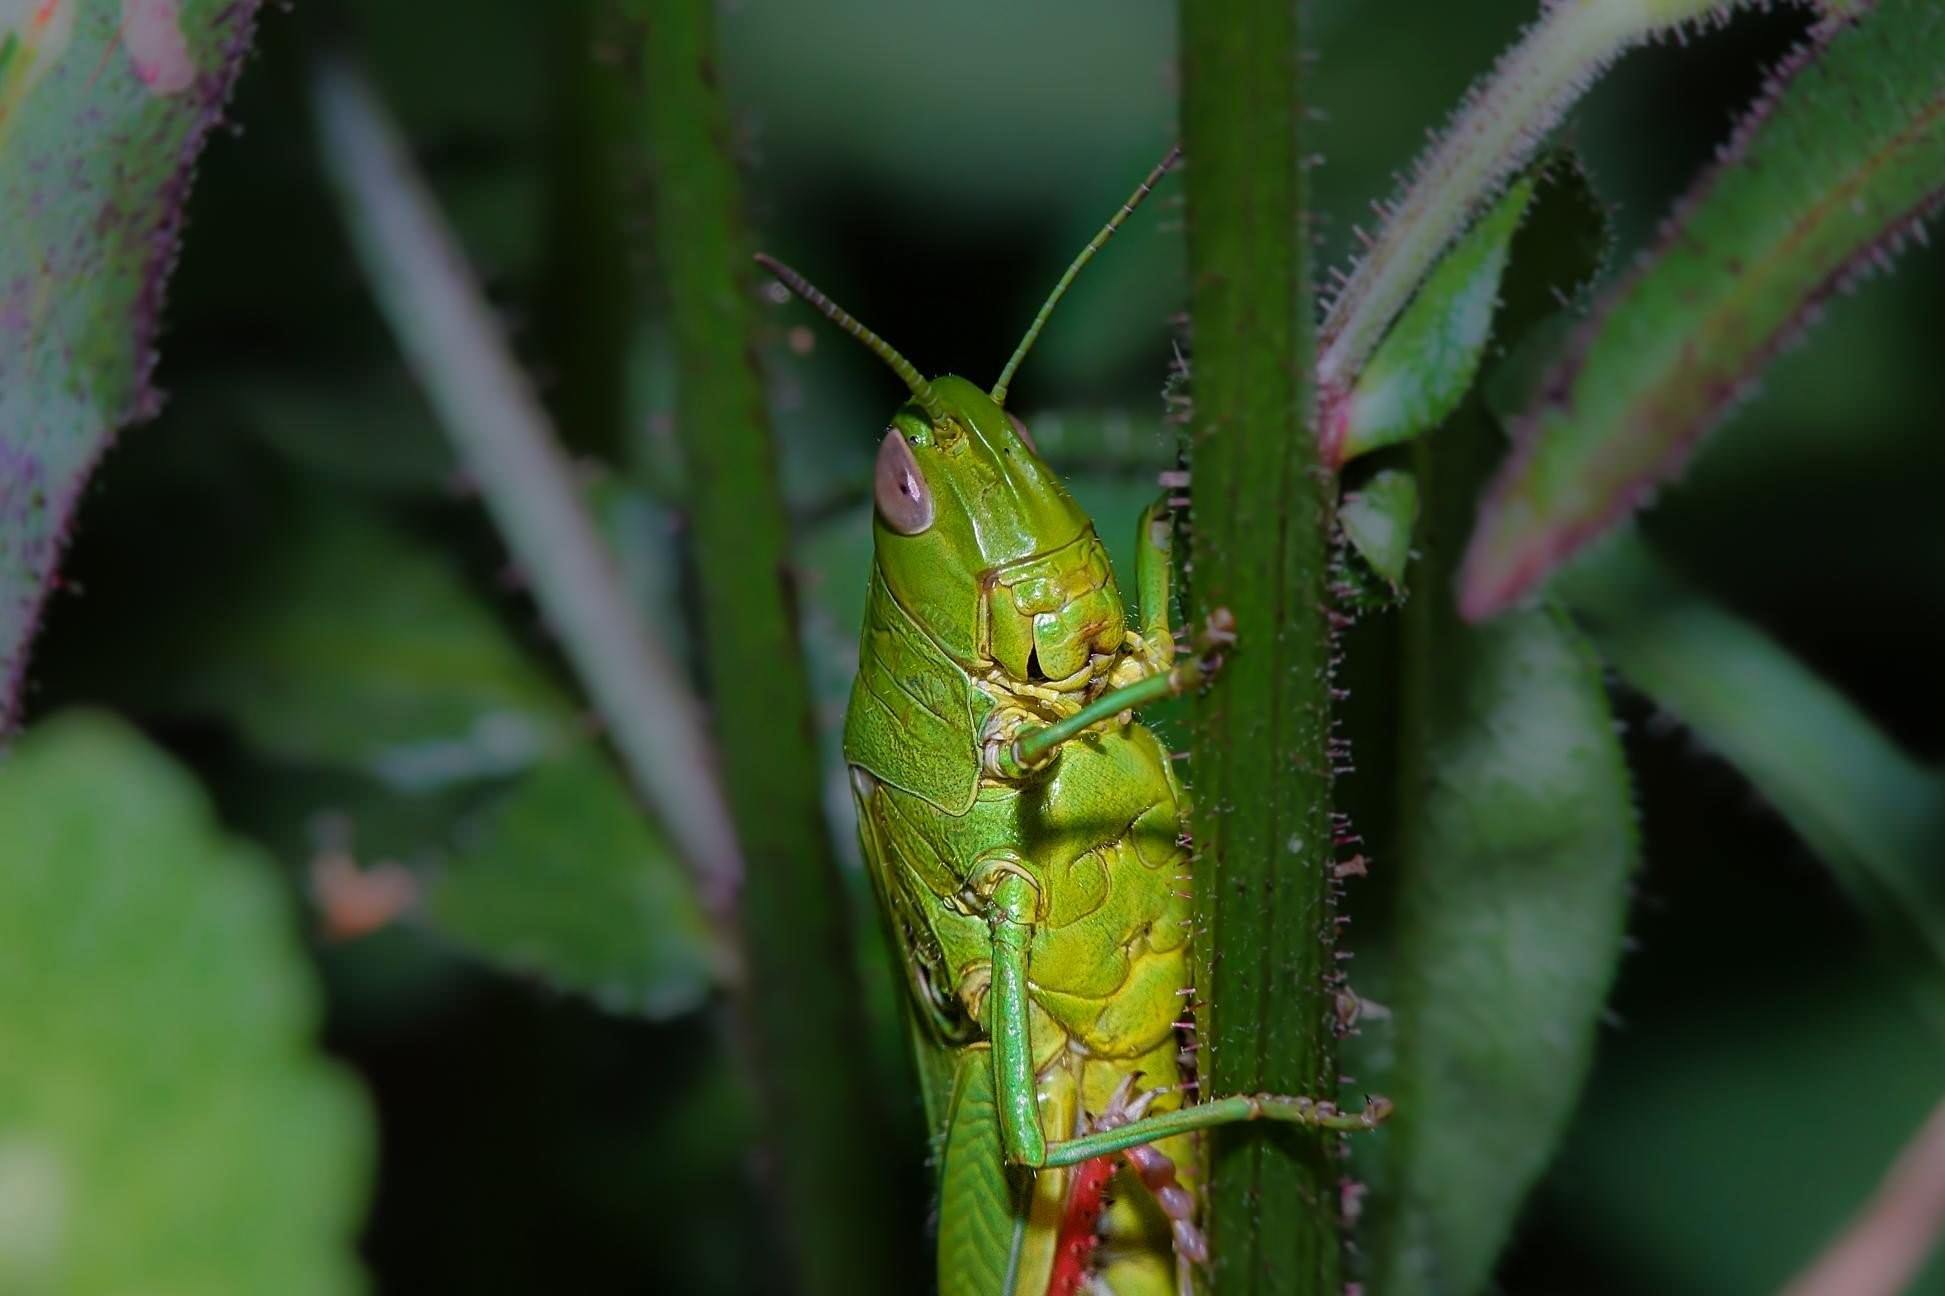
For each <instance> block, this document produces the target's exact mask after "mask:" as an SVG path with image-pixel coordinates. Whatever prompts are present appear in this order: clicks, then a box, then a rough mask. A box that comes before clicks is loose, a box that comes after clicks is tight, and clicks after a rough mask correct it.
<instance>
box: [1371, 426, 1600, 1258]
mask: <svg viewBox="0 0 1945 1296" xmlns="http://www.w3.org/2000/svg"><path fill="white" fill-rule="evenodd" d="M1497 446H1498V436H1497V431H1496V428H1495V427H1494V426H1493V424H1492V423H1491V421H1490V420H1489V419H1488V418H1487V417H1486V416H1485V414H1484V413H1483V411H1482V410H1481V407H1480V405H1479V403H1478V402H1477V401H1474V402H1472V403H1471V404H1469V405H1468V406H1467V407H1466V412H1462V413H1461V415H1460V416H1459V417H1458V418H1456V419H1455V420H1454V421H1453V422H1452V423H1451V424H1450V425H1448V427H1447V429H1446V433H1445V434H1444V435H1442V436H1441V437H1440V438H1439V439H1438V441H1437V442H1436V444H1433V443H1426V444H1424V445H1422V446H1421V447H1420V448H1419V454H1418V462H1419V471H1420V474H1421V478H1420V479H1421V481H1424V482H1427V483H1428V484H1429V489H1428V492H1427V494H1428V509H1427V527H1426V533H1425V538H1424V540H1423V542H1422V543H1423V546H1424V548H1425V550H1426V553H1425V556H1424V558H1423V559H1422V560H1421V562H1422V565H1421V567H1420V569H1419V571H1418V572H1417V574H1416V576H1415V577H1414V581H1415V583H1416V584H1417V586H1418V590H1417V594H1416V596H1415V597H1414V598H1413V599H1412V601H1411V602H1410V603H1409V604H1407V605H1406V611H1405V617H1406V636H1405V668H1404V669H1405V685H1404V690H1405V693H1404V698H1403V700H1402V708H1401V711H1402V716H1403V722H1402V725H1401V727H1400V733H1399V743H1400V746H1399V750H1400V751H1401V753H1402V756H1401V759H1402V760H1403V762H1404V773H1403V777H1402V778H1401V780H1400V784H1399V794H1398V798H1397V800H1398V805H1397V813H1398V814H1399V816H1400V817H1401V830H1402V840H1401V842H1400V844H1399V846H1398V848H1397V851H1396V855H1397V858H1396V859H1395V860H1392V861H1391V862H1390V867H1389V870H1388V871H1389V872H1390V873H1391V874H1393V876H1394V877H1395V880H1396V884H1397V900H1396V905H1397V908H1396V911H1395V914H1394V915H1393V918H1392V924H1391V927H1392V930H1391V948H1390V951H1389V953H1390V960H1389V969H1388V970H1389V978H1390V979H1389V983H1388V986H1387V989H1386V991H1385V993H1386V994H1387V995H1388V1005H1389V1007H1390V1009H1391V1021H1390V1022H1389V1023H1388V1024H1387V1023H1385V1022H1383V1021H1378V1022H1373V1023H1370V1024H1368V1025H1366V1026H1365V1028H1364V1031H1365V1034H1366V1036H1367V1040H1366V1041H1363V1044H1364V1047H1365V1049H1366V1050H1367V1051H1368V1052H1369V1054H1370V1057H1369V1059H1368V1062H1367V1065H1366V1066H1364V1067H1363V1068H1361V1069H1360V1070H1359V1079H1360V1081H1362V1082H1364V1083H1367V1084H1369V1085H1370V1086H1371V1087H1372V1088H1374V1089H1376V1090H1378V1091H1380V1092H1383V1093H1386V1094H1388V1095H1390V1096H1391V1097H1392V1098H1393V1099H1395V1100H1396V1102H1397V1112H1396V1115H1395V1116H1394V1117H1393V1119H1392V1121H1391V1123H1390V1125H1389V1126H1388V1128H1387V1129H1385V1130H1384V1131H1382V1132H1380V1134H1379V1135H1378V1136H1377V1141H1376V1142H1374V1143H1373V1145H1372V1146H1371V1147H1370V1148H1360V1149H1359V1153H1360V1155H1362V1156H1366V1157H1368V1158H1370V1160H1371V1167H1370V1168H1371V1173H1372V1177H1373V1179H1374V1180H1375V1182H1376V1191H1374V1192H1373V1193H1372V1194H1371V1197H1370V1198H1369V1201H1368V1204H1367V1207H1366V1211H1367V1216H1368V1218H1369V1220H1370V1223H1369V1226H1368V1228H1367V1231H1366V1244H1367V1248H1368V1250H1369V1252H1370V1271H1371V1283H1370V1289H1371V1290H1372V1291H1374V1292H1379V1293H1383V1296H1410V1294H1416V1293H1446V1294H1449V1296H1466V1294H1468V1293H1471V1292H1474V1291H1477V1290H1478V1289H1479V1288H1480V1286H1481V1285H1482V1284H1483V1283H1484V1282H1485V1281H1486V1279H1487V1277H1488V1276H1489V1275H1490V1273H1491V1272H1492V1265H1493V1261H1494V1258H1495V1257H1496V1256H1497V1254H1498V1252H1499V1249H1500V1247H1501V1246H1502V1245H1503V1244H1504V1242H1505V1240H1506V1238H1507V1236H1508V1234H1509V1232H1510V1231H1511V1228H1512V1225H1513V1222H1514V1220H1515V1218H1516V1217H1517V1213H1518V1211H1519V1208H1520V1205H1521V1203H1522V1201H1523V1200H1524V1198H1525V1196H1526V1193H1527V1192H1528V1190H1529V1189H1530V1188H1531V1187H1532V1185H1533V1183H1534V1181H1535V1180H1536V1179H1537V1178H1538V1176H1539V1174H1540V1172H1541V1170H1542V1169H1543V1168H1544V1167H1545V1166H1546V1164H1547V1162H1548V1159H1549V1158H1550V1157H1551V1155H1552V1151H1553V1147H1554V1144H1555V1143H1556V1141H1557V1140H1558V1139H1559V1137H1560V1135H1561V1133H1562V1131H1563V1130H1564V1129H1565V1127H1566V1122H1567V1117H1568V1115H1569V1114H1570V1112H1571V1111H1572V1109H1573V1105H1574V1103H1575V1101H1576V1099H1577V1097H1578V1094H1579V1090H1580V1086H1581V1083H1582V1082H1583V1080H1584V1078H1585V1076H1586V1074H1587V1070H1588V1066H1589V1063H1590V1060H1591V1054H1592V1049H1593V1042H1594V1034H1595V1028H1596V1025H1597V1023H1598V1021H1599V1019H1600V1014H1601V1007H1602V1004H1603V1002H1604V1001H1605V999H1606V996H1607V990H1608V986H1609V984H1610V982H1611V981H1612V978H1613V975H1614V969H1615V966H1616V964H1617V963H1618V961H1619V959H1620V955H1621V942H1622V934H1623V929H1624V927H1625V924H1626V918H1627V910H1628V895H1629V879H1630V875H1631V874H1632V872H1633V869H1634V865H1635V857H1636V850H1637V844H1636V834H1635V824H1634V812H1633V807H1632V805H1631V803H1630V799H1629V781H1628V774H1627V769H1626V766H1625V764H1624V762H1623V759H1622V755H1621V749H1620V744H1619V742H1618V740H1617V739H1616V737H1615V732H1614V722H1613V717H1612V715H1611V714H1610V712H1609V710H1608V704H1607V698H1606V695H1605V694H1604V692H1603V691H1602V688H1601V676H1600V666H1599V663H1598V662H1597V661H1596V660H1595V658H1594V655H1593V652H1592V650H1591V649H1590V648H1589V647H1588V646H1587V644H1586V643H1585V642H1584V641H1583V640H1582V639H1581V638H1580V636H1579V635H1578V634H1577V633H1576V632H1575V630H1574V628H1573V626H1572V625H1571V624H1570V623H1569V622H1568V621H1567V619H1566V617H1565V616H1564V615H1563V614H1562V613H1560V612H1559V611H1558V610H1557V609H1554V608H1539V609H1534V610H1530V611H1525V612H1522V613H1520V614H1519V615H1518V616H1515V617H1509V618H1507V619H1506V620H1503V621H1499V622H1495V623H1493V624H1492V625H1489V626H1485V627H1478V628H1474V627H1468V626H1466V625H1464V624H1462V623H1461V622H1460V621H1459V620H1458V619H1457V617H1456V615H1455V613H1454V610H1453V605H1452V598H1451V579H1452V572H1453V568H1454V565H1455V559H1456V556H1457V553H1458V549H1459V544H1460V541H1461V539H1462V537H1463V536H1464V534H1465V527H1466V524H1467V523H1468V521H1469V520H1470V516H1471V509H1472V503H1473V500H1474V499H1475V498H1476V496H1475V490H1476V488H1477V484H1478V482H1479V481H1480V480H1481V478H1482V477H1483V475H1484V474H1483V469H1484V467H1485V465H1486V464H1487V463H1488V462H1489V461H1490V458H1491V456H1492V454H1493V453H1494V452H1495V451H1496V449H1497Z"/></svg>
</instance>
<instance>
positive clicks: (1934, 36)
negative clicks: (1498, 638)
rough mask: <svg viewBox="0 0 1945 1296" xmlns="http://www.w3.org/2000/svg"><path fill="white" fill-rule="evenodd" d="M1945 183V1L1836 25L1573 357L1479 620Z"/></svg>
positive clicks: (1566, 550)
mask: <svg viewBox="0 0 1945 1296" xmlns="http://www.w3.org/2000/svg"><path fill="white" fill-rule="evenodd" d="M1941 195H1945V0H1883V3H1881V4H1879V5H1877V6H1876V7H1875V8H1874V9H1873V10H1872V11H1870V12H1869V13H1868V14H1867V15H1866V16H1865V17H1863V18H1862V19H1861V20H1855V21H1852V20H1844V19H1835V18H1833V19H1830V20H1827V21H1826V22H1825V23H1824V24H1823V25H1822V26H1821V27H1820V28H1819V30H1818V33H1817V36H1816V38H1815V39H1814V40H1813V41H1812V43H1811V44H1810V45H1809V46H1808V47H1806V48H1805V49H1804V50H1802V51H1800V52H1799V53H1798V54H1797V55H1796V56H1795V57H1794V58H1792V59H1791V60H1790V61H1789V63H1788V64H1787V65H1786V66H1785V67H1784V68H1783V69H1782V70H1781V71H1780V72H1779V73H1778V74H1777V76H1776V77H1775V78H1774V79H1773V80H1772V82H1771V83H1770V85H1769V87H1768V89H1767V90H1766V92H1765V93H1764V95H1763V97H1762V99H1761V101H1760V102H1759V103H1758V104H1757V106H1756V107H1755V109H1754V110H1753V111H1752V112H1751V113H1750V114H1749V116H1748V118H1747V119H1746V120H1745V121H1744V123H1743V124H1742V125H1741V127H1739V128H1738V130H1737V131H1736V133H1735V135H1734V136H1733V138H1732V139H1731V140H1730V142H1729V144H1728V146H1727V147H1726V148H1725V149H1724V151H1723V156H1722V161H1721V163H1720V164H1719V165H1718V166H1716V167H1715V168H1714V169H1713V170H1711V171H1710V172H1709V173H1708V174H1706V175H1704V176H1703V177H1702V178H1701V179H1700V180H1699V181H1697V183H1696V185H1695V186H1694V188H1693V189H1692V190H1691V192H1690V194H1689V197H1688V198H1687V200H1686V201H1685V202H1684V203H1683V205H1682V208H1681V210H1680V211H1679V212H1678V214H1677V215H1676V217H1675V219H1674V220H1673V221H1671V222H1670V224H1669V226H1668V228H1667V230H1666V232H1665V234H1664V235H1663V238H1662V241H1661V245H1660V246H1659V247H1658V248H1657V249H1656V250H1655V251H1654V253H1653V254H1652V255H1651V256H1649V257H1648V258H1647V259H1646V260H1645V261H1644V262H1643V263H1642V265H1641V266H1640V268H1639V269H1637V270H1636V271H1635V272H1634V273H1633V274H1632V275H1630V276H1628V277H1627V278H1626V279H1625V280H1624V281H1623V282H1622V283H1621V284H1620V285H1619V286H1618V288H1617V289H1616V290H1615V291H1614V292H1613V293H1611V294H1610V295H1609V296H1608V298H1607V300H1606V301H1605V302H1604V303H1603V304H1602V306H1601V308H1600V309H1599V310H1598V311H1597V312H1596V313H1595V315H1594V317H1593V319H1592V320H1590V321H1589V323H1588V324H1587V325H1586V326H1585V327H1584V328H1583V329H1581V330H1580V332H1579V334H1578V335H1577V338H1576V340H1575V342H1574V344H1573V345H1572V346H1571V347H1569V349H1568V350H1567V352H1566V354H1565V355H1564V356H1563V357H1562V358H1561V359H1560V361H1559V362H1558V363H1557V364H1556V365H1555V366H1554V368H1553V371H1552V373H1551V375H1550V377H1549V379H1548V381H1546V382H1545V383H1543V384H1542V391H1543V393H1544V395H1543V396H1542V398H1541V402H1540V404H1538V405H1537V406H1536V407H1535V408H1533V409H1531V410H1529V412H1528V413H1527V414H1526V415H1525V416H1524V417H1523V418H1521V419H1520V420H1518V421H1517V423H1516V426H1515V441H1516V445H1517V449H1516V450H1515V452H1514V455H1513V458H1512V460H1511V462H1510V463H1509V464H1508V465H1507V466H1506V468H1505V469H1504V470H1503V471H1502V472H1501V473H1500V475H1499V477H1498V480H1497V481H1496V482H1495V484H1494V485H1493V487H1492V489H1491V490H1490V491H1489V492H1488V494H1487V498H1486V502H1485V505H1484V506H1483V508H1482V511H1481V514H1480V518H1479V522H1478V526H1477V529H1476V530H1475V532H1474V533H1473V537H1472V541H1471V545H1470V548H1469V550H1468V552H1467V555H1466V561H1465V567H1464V573H1463V576H1462V579H1461V583H1460V604H1461V607H1462V609H1463V611H1464V613H1465V615H1466V616H1467V617H1469V618H1472V619H1478V618H1481V617H1486V616H1491V615H1493V614H1494V613H1496V612H1499V611H1502V610H1503V609H1505V608H1506V607H1508V606H1510V605H1511V604H1513V603H1515V602H1517V601H1518V600H1519V599H1520V598H1522V597H1523V596H1525V595H1526V594H1527V593H1529V592H1530V591H1532V590H1533V589H1534V588H1535V587H1536V586H1538V585H1539V584H1540V582H1541V581H1542V580H1544V579H1545V578H1546V577H1547V575H1548V574H1549V573H1550V572H1552V570H1553V569H1554V568H1555V567H1557V566H1558V565H1559V564H1560V563H1561V562H1563V561H1565V560H1566V558H1568V557H1569V556H1570V555H1571V554H1573V553H1574V552H1575V551H1576V550H1578V549H1579V548H1580V547H1581V546H1582V545H1583V544H1585V543H1586V542H1587V541H1588V540H1590V539H1592V538H1593V537H1594V536H1596V535H1599V534H1600V533H1601V532H1603V531H1605V530H1607V529H1608V528H1609V527H1611V526H1613V525H1614V524H1615V523H1617V522H1618V521H1620V520H1621V519H1622V518H1624V517H1626V516H1627V515H1628V514H1629V513H1630V512H1631V511H1633V510H1634V509H1636V508H1638V507H1640V506H1641V505H1642V504H1644V503H1645V502H1646V501H1647V499H1648V497H1649V495H1650V493H1651V492H1652V491H1653V490H1654V489H1655V487H1656V486H1658V485H1659V484H1661V483H1662V482H1665V481H1668V480H1669V479H1671V478H1673V477H1674V476H1675V475H1676V474H1677V473H1679V472H1680V470H1681V468H1682V465H1683V464H1684V463H1685V462H1686V460H1687V458H1688V456H1689V453H1690V452H1691V451H1692V450H1693V449H1694V446H1695V444H1696V442H1697V441H1698V440H1699V439H1700V438H1701V436H1702V435H1703V433H1704V432H1706V431H1707V430H1708V429H1709V428H1710V427H1711V426H1712V425H1713V424H1714V423H1715V422H1716V421H1717V420H1718V419H1720V418H1721V417H1722V415H1723V413H1724V412H1725V411H1726V410H1727V409H1728V408H1729V406H1730V405H1731V404H1733V403H1734V401H1735V400H1736V398H1737V397H1738V396H1739V395H1740V394H1742V393H1743V392H1744V391H1745V390H1746V389H1747V388H1748V387H1749V385H1750V384H1751V382H1752V381H1753V380H1754V379H1755V377H1756V375H1757V374H1758V373H1759V372H1760V371H1761V370H1762V368H1763V366H1764V365H1765V364H1767V363H1768V362H1769V361H1770V360H1772V359H1773V358H1774V357H1775V356H1776V355H1777V353H1778V352H1780V351H1781V350H1782V349H1783V348H1784V346H1785V345H1786V344H1787V343H1788V342H1789V341H1790V340H1792V339H1793V338H1794V337H1795V336H1796V335H1797V334H1798V333H1799V332H1800V331H1801V330H1802V328H1803V326H1804V325H1805V323H1806V322H1807V321H1808V319H1809V318H1810V316H1811V314H1812V312H1813V311H1814V308H1815V307H1816V305H1817V304H1818V303H1819V302H1820V301H1822V300H1823V299H1824V298H1825V297H1827V296H1828V295H1829V294H1831V293H1832V292H1834V291H1836V290H1837V289H1838V288H1839V287H1841V286H1843V285H1844V284H1845V283H1847V282H1848V281H1849V280H1850V279H1851V278H1852V277H1853V276H1855V275H1857V274H1858V273H1860V272H1862V271H1864V270H1868V269H1870V268H1871V267H1873V266H1878V265H1883V264H1885V263H1887V262H1888V260H1889V257H1890V255H1891V254H1892V253H1893V252H1895V251H1896V250H1897V249H1898V248H1899V246H1900V245H1901V243H1902V241H1903V239H1904V237H1905V236H1906V235H1907V234H1908V233H1910V232H1912V231H1915V230H1916V229H1917V228H1918V226H1919V223H1920V222H1921V221H1922V220H1923V219H1924V218H1925V217H1926V216H1927V215H1928V214H1929V213H1930V212H1931V211H1932V210H1933V209H1935V208H1936V206H1937V205H1938V203H1939V200H1940V197H1941Z"/></svg>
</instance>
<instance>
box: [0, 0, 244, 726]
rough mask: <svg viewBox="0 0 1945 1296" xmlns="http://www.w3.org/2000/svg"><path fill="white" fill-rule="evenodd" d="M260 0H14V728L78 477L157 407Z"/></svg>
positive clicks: (8, 552) (10, 292) (2, 21)
mask: <svg viewBox="0 0 1945 1296" xmlns="http://www.w3.org/2000/svg"><path fill="white" fill-rule="evenodd" d="M257 7H258V0H0V230H4V231H5V236H4V237H0V727H4V725H5V723H6V721H7V719H8V717H9V715H10V713H11V711H12V707H13V703H14V700H15V698H16V696H17V694H18V693H19V689H20V682H21V675H22V673H23V671H24V670H25V667H26V657H27V644H28V640H29V639H30V638H31V636H32V634H33V631H34V627H35V624H36V623H37V622H38V620H39V618H40V611H41V605H42V602H43V601H44V599H45V598H46V595H47V591H48V590H49V588H50V587H51V586H52V584H53V581H54V573H55V568H56V565H57V563H58V561H59V558H60V551H61V547H62V544H63V543H64V541H65V539H66V535H67V531H68V528H69V525H70V523H71V520H72V517H73V513H74V509H75V505H76V503H77V501H78V500H79V498H80V494H81V488H82V486H83V484H84V483H85V482H86V481H87V478H88V474H89V472H90V471H91V470H92V469H93V467H94V465H95V462H96V460H97V459H99V458H100V456H101V453H102V451H103V449H105V448H106V446H107V444H108V441H109V438H110V437H112V436H113V435H114V432H115V430H116V429H117V428H119V427H121V426H123V425H124V424H127V423H129V422H133V421H135V420H139V419H143V418H147V417H149V416H151V415H153V414H154V413H155V410H156V407H157V405H158V404H159V398H158V396H157V393H156V391H155V389H154V387H153V386H151V385H150V381H149V377H150V372H151V370H152V369H153V368H154V360H155V355H154V351H155V336H156V329H157V322H158V319H159V317H160V314H161V310H162V297H163V290H164V287H165V286H166V284H167V281H168V277H169V272H170V270H171V269H172V268H173V267H174V264H175V259H176V246H177V240H178V236H179V234H180V230H181V224H182V209H183V202H184V200H185V199H186V198H187V197H188V193H189V186H190V182H191V180H192V178H193V175H194V171H195V164H196V157H197V155H198V154H199V153H200V152H201V150H202V143H203V140H204V138H205V137H206V136H207V135H208V134H209V130H210V128H211V127H212V126H214V125H215V124H216V123H217V122H218V121H219V120H221V118H222V113H223V105H224V103H225V101H226V100H227V99H228V97H229V93H230V86H231V84H232V83H233V82H234V80H235V78H236V71H237V68H238V66H239V65H240V64H241V63H242V60H243V55H244V53H245V52H246V51H247V50H248V49H249V46H250V39H251V36H252V35H253V33H254V31H255V26H256V14H257Z"/></svg>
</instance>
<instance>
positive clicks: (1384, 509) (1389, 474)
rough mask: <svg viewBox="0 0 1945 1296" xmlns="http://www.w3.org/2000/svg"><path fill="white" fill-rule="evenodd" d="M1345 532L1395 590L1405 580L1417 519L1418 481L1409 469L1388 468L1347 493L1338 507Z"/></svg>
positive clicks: (1365, 558)
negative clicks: (1412, 534)
mask: <svg viewBox="0 0 1945 1296" xmlns="http://www.w3.org/2000/svg"><path fill="white" fill-rule="evenodd" d="M1337 522H1338V525H1339V526H1341V527H1343V528H1344V535H1345V536H1346V537H1347V538H1348V539H1349V540H1350V542H1351V547H1352V548H1354V549H1356V550H1357V551H1358V553H1359V554H1360V555H1361V556H1362V557H1363V558H1364V561H1365V562H1368V563H1370V564H1371V569H1372V570H1373V571H1375V572H1377V573H1378V575H1380V576H1382V577H1384V579H1385V581H1386V583H1387V584H1389V585H1390V586H1391V588H1392V589H1393V590H1394V591H1395V590H1398V589H1400V588H1401V587H1402V586H1403V585H1404V583H1405V563H1406V562H1407V561H1408V560H1409V559H1410V558H1411V532H1412V527H1413V526H1414V525H1416V523H1417V522H1418V481H1417V479H1416V478H1414V477H1413V476H1412V475H1411V474H1410V473H1408V472H1400V471H1398V470H1397V469H1394V468H1387V469H1385V470H1384V471H1383V472H1380V473H1378V474H1376V475H1375V476H1373V477H1372V478H1371V480H1370V481H1368V482H1366V483H1364V485H1362V486H1360V487H1359V488H1358V489H1356V490H1354V491H1350V492H1348V493H1347V494H1346V495H1345V496H1344V502H1343V504H1341V505H1340V506H1339V507H1338V510H1337Z"/></svg>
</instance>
